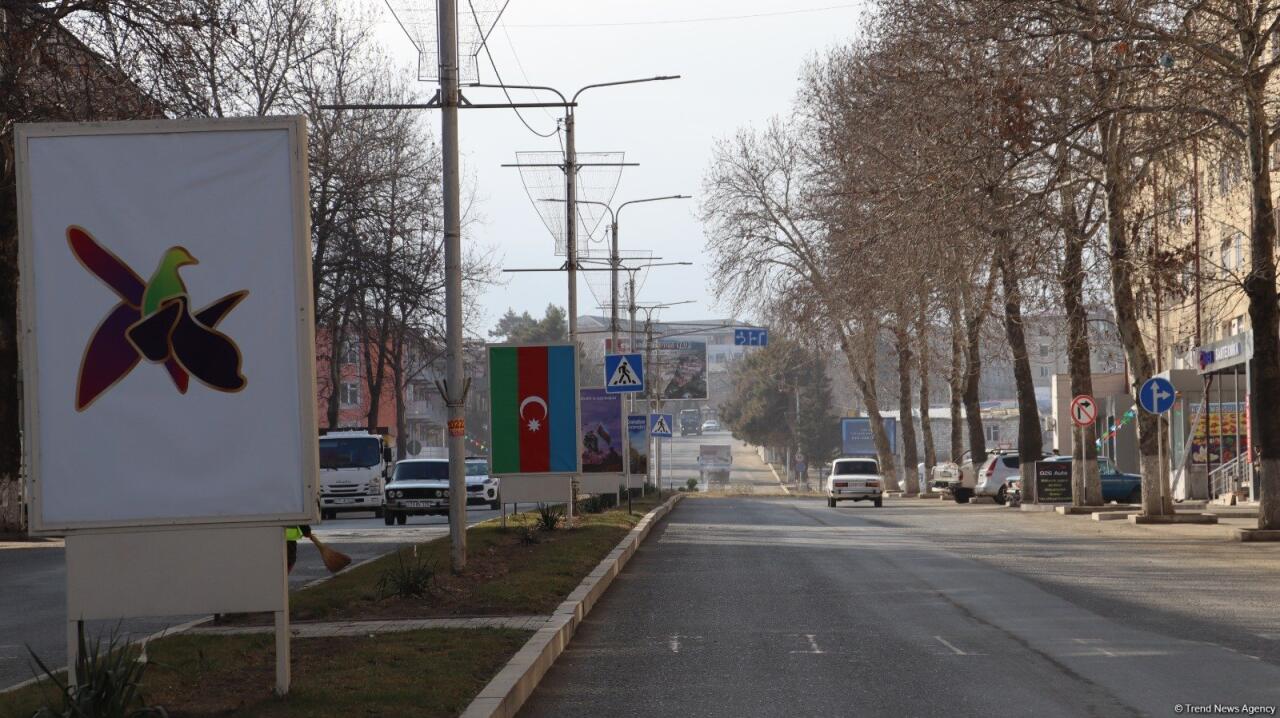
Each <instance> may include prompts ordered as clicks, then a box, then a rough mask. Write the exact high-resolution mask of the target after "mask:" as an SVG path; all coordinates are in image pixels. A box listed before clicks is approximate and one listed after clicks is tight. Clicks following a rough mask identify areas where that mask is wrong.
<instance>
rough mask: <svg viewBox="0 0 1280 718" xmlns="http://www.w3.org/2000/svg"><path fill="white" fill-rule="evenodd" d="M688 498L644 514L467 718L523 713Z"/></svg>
mask: <svg viewBox="0 0 1280 718" xmlns="http://www.w3.org/2000/svg"><path fill="white" fill-rule="evenodd" d="M770 468H772V467H770ZM683 498H684V494H676V495H675V496H672V497H671V498H670V499H668V500H667V501H666V503H664V504H662V505H661V506H659V507H657V508H655V509H654V510H652V511H650V512H649V513H648V514H646V515H645V516H644V518H642V519H640V522H639V523H637V524H636V525H635V528H633V529H631V532H630V533H628V534H627V536H626V537H625V538H623V539H622V541H621V542H619V543H618V545H617V547H616V548H614V549H613V551H610V552H609V555H608V556H605V557H604V560H602V561H601V562H600V563H599V565H597V566H596V567H595V569H594V570H593V571H592V572H591V573H589V574H587V577H586V578H584V579H582V583H580V584H578V587H577V588H575V589H574V590H573V592H572V593H570V594H569V596H568V598H566V599H565V601H564V602H563V603H561V604H560V607H559V608H557V609H556V610H555V613H554V614H552V616H551V620H550V621H548V622H547V625H546V627H544V628H541V629H538V631H537V632H536V633H534V634H533V637H532V638H530V639H529V641H528V642H527V643H525V644H524V646H522V647H521V648H520V650H519V651H516V654H515V655H514V656H512V657H511V660H510V661H507V665H505V666H503V667H502V670H500V671H498V675H496V676H494V677H493V680H491V681H489V684H488V685H486V686H485V687H484V689H482V690H481V691H480V694H479V695H478V696H476V697H475V699H474V700H472V701H471V704H470V705H468V706H467V708H466V710H464V711H463V712H462V718H490V717H491V716H492V717H497V718H509V717H510V716H514V715H515V714H516V713H517V712H519V710H520V707H521V706H523V705H524V702H525V701H526V700H528V699H529V696H531V695H533V690H534V689H535V688H537V687H538V683H540V682H541V681H542V677H543V676H545V675H546V674H547V671H548V670H550V668H551V665H552V664H553V663H555V661H556V659H557V658H559V657H560V654H561V653H563V652H564V649H565V647H567V646H568V645H569V641H570V640H571V639H572V638H573V634H574V633H576V632H577V630H578V626H579V625H580V624H581V623H582V620H583V619H584V618H586V616H587V614H588V613H590V612H591V609H592V607H594V606H595V604H596V601H598V600H600V597H601V596H603V595H604V592H605V591H606V590H607V589H608V588H609V584H611V583H613V579H614V577H616V576H617V575H618V574H619V573H620V572H621V571H622V567H623V566H625V565H627V561H629V560H630V559H631V557H632V556H633V555H634V554H635V552H636V549H638V548H639V547H640V544H641V543H643V542H644V540H645V538H646V537H648V535H649V532H650V531H651V530H652V529H653V527H654V525H655V524H657V523H658V521H660V520H661V519H662V518H663V517H664V516H666V515H667V514H668V513H670V512H671V509H672V508H673V507H674V506H675V505H676V504H677V503H679V501H680V500H681V499H683Z"/></svg>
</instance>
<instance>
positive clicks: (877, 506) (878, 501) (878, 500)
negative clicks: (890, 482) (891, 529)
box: [875, 499, 884, 509]
mask: <svg viewBox="0 0 1280 718" xmlns="http://www.w3.org/2000/svg"><path fill="white" fill-rule="evenodd" d="M875 504H876V508H877V509H878V508H880V507H881V506H884V499H876V500H875Z"/></svg>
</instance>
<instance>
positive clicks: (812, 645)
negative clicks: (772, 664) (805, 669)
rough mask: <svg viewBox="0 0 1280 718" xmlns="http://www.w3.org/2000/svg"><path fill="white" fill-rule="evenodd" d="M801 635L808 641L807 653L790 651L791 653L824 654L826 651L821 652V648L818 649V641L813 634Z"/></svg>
mask: <svg viewBox="0 0 1280 718" xmlns="http://www.w3.org/2000/svg"><path fill="white" fill-rule="evenodd" d="M801 635H803V636H804V637H805V638H807V639H809V650H807V651H791V653H807V654H811V655H822V654H823V653H826V651H824V650H822V649H821V648H819V647H818V639H817V637H816V636H814V634H812V633H804V634H801Z"/></svg>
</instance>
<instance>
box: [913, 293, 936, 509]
mask: <svg viewBox="0 0 1280 718" xmlns="http://www.w3.org/2000/svg"><path fill="white" fill-rule="evenodd" d="M923 306H924V305H923V303H922V304H921V310H920V318H919V322H918V324H917V327H918V332H919V335H918V337H917V338H918V339H919V340H920V351H919V352H917V353H916V357H917V359H918V360H919V367H920V370H919V371H920V440H921V442H922V443H923V444H924V480H925V485H924V486H922V487H920V488H921V490H922V491H928V490H929V484H928V482H929V477H930V476H932V475H933V467H934V466H936V465H937V463H938V449H937V447H935V446H934V445H933V421H932V419H931V418H930V416H929V407H930V405H931V403H930V399H929V371H930V367H929V324H928V322H927V321H926V320H925V317H924V309H923Z"/></svg>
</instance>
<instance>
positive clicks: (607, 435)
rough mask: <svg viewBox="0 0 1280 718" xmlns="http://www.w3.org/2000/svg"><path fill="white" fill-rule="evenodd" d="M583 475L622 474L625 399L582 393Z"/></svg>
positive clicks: (603, 392) (592, 390) (597, 391)
mask: <svg viewBox="0 0 1280 718" xmlns="http://www.w3.org/2000/svg"><path fill="white" fill-rule="evenodd" d="M581 405H582V423H581V429H582V430H581V434H582V473H584V474H621V473H622V457H623V449H622V444H623V441H624V439H623V436H622V395H620V394H610V393H608V391H607V390H605V389H597V388H590V389H583V390H582V400H581Z"/></svg>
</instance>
